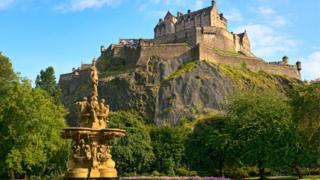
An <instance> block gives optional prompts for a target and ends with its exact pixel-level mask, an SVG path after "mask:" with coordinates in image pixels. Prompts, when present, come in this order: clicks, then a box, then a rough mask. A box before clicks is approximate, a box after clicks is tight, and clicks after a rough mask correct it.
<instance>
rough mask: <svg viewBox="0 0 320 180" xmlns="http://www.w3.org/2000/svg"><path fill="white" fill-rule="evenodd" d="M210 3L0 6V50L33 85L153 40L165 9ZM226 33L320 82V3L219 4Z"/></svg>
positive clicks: (30, 0) (23, 2)
mask: <svg viewBox="0 0 320 180" xmlns="http://www.w3.org/2000/svg"><path fill="white" fill-rule="evenodd" d="M210 4H211V0H0V51H2V53H3V54H4V55H6V56H9V57H10V59H11V60H12V62H13V65H14V68H15V70H16V71H17V72H20V73H21V75H22V76H26V77H28V78H29V79H31V80H34V79H35V77H36V75H37V74H38V73H39V71H40V70H41V69H45V68H46V67H48V66H53V67H54V68H55V70H56V74H57V77H58V76H59V74H62V73H68V72H70V71H71V69H72V67H78V66H79V65H80V63H81V61H83V62H84V63H88V62H91V60H92V58H93V57H98V56H99V55H100V53H99V51H100V50H99V47H100V45H105V46H106V47H107V46H109V45H110V44H111V43H116V42H117V41H118V39H119V38H141V37H143V38H152V37H153V27H154V25H155V24H156V23H157V22H158V19H159V18H160V17H163V16H164V15H165V13H166V12H167V11H168V10H170V11H171V12H172V13H173V14H176V12H177V11H182V12H187V10H188V9H191V10H197V9H199V8H202V7H207V6H209V5H210ZM217 4H218V8H219V10H220V12H222V13H224V14H225V16H226V17H227V19H228V20H229V26H228V30H229V31H234V32H241V31H243V30H245V29H246V30H247V31H248V33H249V37H250V39H251V45H252V49H253V52H254V53H255V54H256V55H257V56H259V57H262V58H264V59H266V60H267V61H274V60H279V59H281V57H282V56H284V55H287V56H289V58H290V63H295V62H296V61H297V60H300V61H302V65H303V71H302V78H303V79H307V80H312V79H316V78H319V77H320V37H319V35H318V34H319V32H320V12H319V11H320V1H318V0H303V1H299V0H217Z"/></svg>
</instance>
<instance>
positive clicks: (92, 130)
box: [61, 59, 125, 179]
mask: <svg viewBox="0 0 320 180" xmlns="http://www.w3.org/2000/svg"><path fill="white" fill-rule="evenodd" d="M98 78H99V77H98V71H97V68H96V60H95V59H93V62H92V67H91V83H92V96H91V100H90V102H89V101H88V98H87V97H83V99H82V101H81V102H78V103H77V106H78V107H79V108H78V109H79V113H78V115H79V116H78V119H79V124H80V127H69V128H65V129H63V130H62V132H61V137H62V138H64V139H72V141H73V143H74V145H73V149H72V154H71V156H70V157H69V160H68V162H67V168H68V170H67V173H66V179H77V178H81V179H88V178H92V179H100V178H101V179H115V178H117V170H116V168H115V162H114V161H113V160H112V156H111V152H110V151H111V145H110V142H111V140H112V139H114V138H119V137H123V136H124V135H125V130H122V129H116V128H108V122H109V121H108V114H109V105H106V104H105V100H104V99H102V100H101V102H100V103H99V101H98V81H99V79H98Z"/></svg>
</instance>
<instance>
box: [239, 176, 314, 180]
mask: <svg viewBox="0 0 320 180" xmlns="http://www.w3.org/2000/svg"><path fill="white" fill-rule="evenodd" d="M257 179H259V178H258V177H253V178H245V180H257ZM268 179H272V180H298V178H297V177H289V176H282V177H280V176H279V177H268ZM300 180H320V176H305V177H304V178H302V179H300Z"/></svg>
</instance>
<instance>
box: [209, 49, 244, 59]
mask: <svg viewBox="0 0 320 180" xmlns="http://www.w3.org/2000/svg"><path fill="white" fill-rule="evenodd" d="M213 52H215V53H217V54H219V55H222V56H231V57H244V54H243V53H241V52H236V51H228V50H224V49H220V48H214V49H213Z"/></svg>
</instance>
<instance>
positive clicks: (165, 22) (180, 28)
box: [154, 0, 254, 56]
mask: <svg viewBox="0 0 320 180" xmlns="http://www.w3.org/2000/svg"><path fill="white" fill-rule="evenodd" d="M227 26H228V21H227V19H226V18H225V17H224V16H223V14H222V13H219V11H218V9H217V5H216V1H215V0H212V4H211V6H210V7H207V8H204V9H200V10H197V11H194V12H191V11H190V10H188V12H187V13H186V14H183V13H181V12H178V13H177V16H174V15H172V14H171V12H170V11H168V12H167V14H166V15H165V17H164V18H163V19H160V20H159V23H158V24H157V25H156V26H155V28H154V41H155V42H156V43H188V44H189V45H191V46H195V45H197V44H199V43H203V44H205V45H206V46H208V47H211V48H219V49H224V50H228V51H236V52H239V51H241V52H242V53H244V54H246V55H247V56H254V55H253V54H252V53H251V49H250V41H249V37H248V34H247V32H246V31H245V32H243V33H241V34H234V33H232V32H228V31H227Z"/></svg>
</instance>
